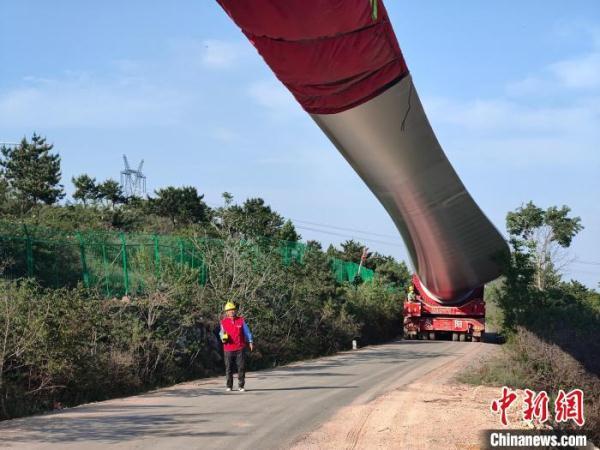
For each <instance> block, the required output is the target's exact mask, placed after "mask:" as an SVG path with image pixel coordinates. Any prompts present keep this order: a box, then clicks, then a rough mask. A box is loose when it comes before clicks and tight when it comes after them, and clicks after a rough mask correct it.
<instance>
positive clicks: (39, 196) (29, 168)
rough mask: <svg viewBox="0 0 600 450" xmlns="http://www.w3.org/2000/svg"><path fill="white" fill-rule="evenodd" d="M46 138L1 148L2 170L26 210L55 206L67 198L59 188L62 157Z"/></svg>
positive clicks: (0, 161)
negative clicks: (40, 205)
mask: <svg viewBox="0 0 600 450" xmlns="http://www.w3.org/2000/svg"><path fill="white" fill-rule="evenodd" d="M52 149H53V145H52V144H48V143H47V142H46V138H43V137H41V136H38V135H37V134H35V133H34V134H33V136H32V138H31V142H30V141H28V140H27V139H26V138H23V139H22V140H21V142H20V144H19V145H18V146H16V147H6V146H3V147H1V148H0V153H1V154H2V158H1V159H0V167H2V169H3V176H4V178H5V180H6V182H7V183H8V186H9V189H10V190H11V192H12V194H13V195H14V196H15V197H16V199H17V200H18V201H20V202H21V208H22V209H23V210H25V209H27V208H28V207H31V206H32V205H35V204H37V203H40V202H42V203H45V204H47V205H52V204H54V203H56V202H57V201H58V200H60V199H61V198H63V197H64V195H65V194H64V192H63V186H62V185H61V184H60V178H61V171H60V156H59V155H58V154H54V153H52Z"/></svg>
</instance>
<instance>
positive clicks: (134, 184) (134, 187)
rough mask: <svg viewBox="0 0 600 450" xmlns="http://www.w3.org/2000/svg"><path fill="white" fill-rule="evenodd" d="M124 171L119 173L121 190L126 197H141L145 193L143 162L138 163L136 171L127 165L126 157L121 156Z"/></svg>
mask: <svg viewBox="0 0 600 450" xmlns="http://www.w3.org/2000/svg"><path fill="white" fill-rule="evenodd" d="M123 162H124V163H125V169H124V170H122V171H121V188H122V189H123V194H125V196H126V197H142V196H143V195H144V194H145V193H146V175H144V174H143V173H142V167H143V166H144V160H143V159H142V161H141V162H140V165H139V166H138V168H137V170H134V169H132V168H131V166H130V165H129V161H128V160H127V156H126V155H123Z"/></svg>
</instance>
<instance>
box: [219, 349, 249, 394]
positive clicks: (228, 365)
mask: <svg viewBox="0 0 600 450" xmlns="http://www.w3.org/2000/svg"><path fill="white" fill-rule="evenodd" d="M224 356H225V378H226V379H227V387H228V388H233V364H234V361H235V365H236V366H237V373H238V385H239V386H240V388H243V387H244V382H245V381H246V357H245V355H244V350H243V349H242V350H236V351H234V352H224Z"/></svg>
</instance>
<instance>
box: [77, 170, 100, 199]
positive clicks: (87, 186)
mask: <svg viewBox="0 0 600 450" xmlns="http://www.w3.org/2000/svg"><path fill="white" fill-rule="evenodd" d="M71 181H72V182H73V186H75V192H74V193H73V198H74V199H75V200H79V201H81V202H82V203H83V204H84V205H87V204H88V202H93V201H95V200H97V199H98V186H97V184H96V179H95V178H91V177H90V176H89V175H87V174H82V175H79V176H78V177H73V178H71Z"/></svg>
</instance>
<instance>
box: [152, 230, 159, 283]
mask: <svg viewBox="0 0 600 450" xmlns="http://www.w3.org/2000/svg"><path fill="white" fill-rule="evenodd" d="M153 238H154V268H155V269H156V281H158V280H159V279H160V247H159V246H158V236H157V235H156V234H154V235H153Z"/></svg>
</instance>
